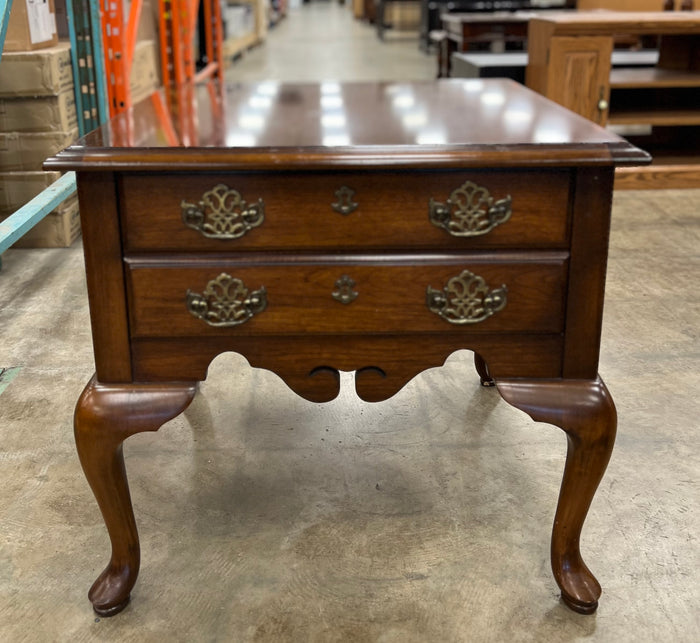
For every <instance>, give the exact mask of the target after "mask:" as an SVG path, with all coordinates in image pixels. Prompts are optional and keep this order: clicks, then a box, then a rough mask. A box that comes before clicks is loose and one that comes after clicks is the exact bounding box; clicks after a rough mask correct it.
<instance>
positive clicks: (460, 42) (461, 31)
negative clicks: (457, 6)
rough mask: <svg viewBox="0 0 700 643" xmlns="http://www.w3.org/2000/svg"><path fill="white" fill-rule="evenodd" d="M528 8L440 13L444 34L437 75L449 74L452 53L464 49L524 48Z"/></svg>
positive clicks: (528, 16)
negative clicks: (510, 10) (526, 9)
mask: <svg viewBox="0 0 700 643" xmlns="http://www.w3.org/2000/svg"><path fill="white" fill-rule="evenodd" d="M535 15H537V14H536V13H535V12H531V11H514V12H508V11H496V12H483V13H443V14H442V15H441V16H440V17H441V19H442V26H443V33H444V38H442V39H441V42H440V44H439V48H438V73H437V77H438V78H447V77H449V76H450V75H451V73H450V70H451V65H452V54H453V53H455V52H465V51H484V50H486V51H489V50H493V49H494V47H495V48H497V49H498V52H499V53H500V52H501V51H505V50H506V49H508V50H519V51H522V50H526V49H527V26H528V22H529V21H530V18H532V17H534V16H535Z"/></svg>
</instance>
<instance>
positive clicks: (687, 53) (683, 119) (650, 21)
mask: <svg viewBox="0 0 700 643" xmlns="http://www.w3.org/2000/svg"><path fill="white" fill-rule="evenodd" d="M621 35H627V36H629V35H632V36H643V37H645V38H646V39H647V40H650V39H651V40H652V41H653V42H656V43H657V45H658V49H659V62H658V63H657V65H656V66H655V67H647V68H624V67H622V68H616V69H612V68H611V62H610V60H611V54H612V50H613V43H614V41H615V38H617V37H619V36H621ZM529 42H530V46H529V49H528V53H529V62H528V68H527V73H526V83H527V85H528V87H530V88H532V89H535V90H536V91H538V92H540V93H541V94H544V95H545V96H547V97H548V98H551V99H552V100H554V101H556V102H557V103H559V104H561V105H564V106H565V107H568V108H569V109H571V110H573V111H575V112H577V113H579V114H581V115H582V116H585V117H586V118H589V119H590V120H592V121H594V122H596V123H598V124H600V125H607V126H611V127H613V128H616V129H617V130H618V131H621V132H622V133H623V134H624V135H625V136H626V137H627V138H629V139H630V140H633V141H634V142H635V143H636V144H637V145H640V146H641V147H643V148H645V149H647V150H648V151H649V152H651V154H652V156H653V158H654V162H653V164H652V165H651V166H649V167H646V168H644V169H640V168H625V169H620V170H619V171H618V174H617V183H616V185H617V186H618V187H629V188H646V187H649V188H658V187H669V188H670V187H700V152H699V151H698V150H699V149H700V16H698V15H696V14H690V13H685V12H683V13H663V12H658V13H618V12H590V13H589V12H578V13H569V14H561V15H552V16H547V17H538V18H533V19H532V20H531V22H530V27H529Z"/></svg>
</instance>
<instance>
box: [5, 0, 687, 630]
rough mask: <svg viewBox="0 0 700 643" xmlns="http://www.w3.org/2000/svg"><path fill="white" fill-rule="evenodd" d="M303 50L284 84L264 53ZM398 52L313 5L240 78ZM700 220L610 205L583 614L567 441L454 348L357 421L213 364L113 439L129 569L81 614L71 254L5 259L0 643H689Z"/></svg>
mask: <svg viewBox="0 0 700 643" xmlns="http://www.w3.org/2000/svg"><path fill="white" fill-rule="evenodd" d="M307 19H309V20H312V21H313V20H316V22H315V25H316V28H317V29H318V28H319V26H323V29H322V30H323V31H326V29H327V27H328V26H329V25H336V27H338V29H340V27H342V29H341V31H342V33H346V32H345V30H346V29H347V30H348V32H347V34H346V38H345V40H343V39H342V38H340V37H339V36H338V35H337V34H335V35H334V34H333V33H330V32H331V31H332V30H331V29H330V27H328V33H326V36H327V40H326V41H325V42H324V45H323V46H322V51H321V53H319V55H318V57H316V56H314V55H312V53H311V51H316V52H318V51H319V50H318V49H317V48H316V47H317V45H318V42H320V40H319V41H318V42H316V41H314V42H312V43H307V42H303V43H302V39H301V37H300V35H299V34H301V33H302V32H303V25H304V24H305V23H304V21H305V20H307ZM354 38H357V42H358V43H359V42H362V44H363V46H366V47H367V49H368V51H365V52H357V51H356V50H355V49H354V48H353V49H351V47H356V46H357V45H356V44H354V43H355V42H356V41H355V40H354ZM329 41H330V42H331V44H332V51H333V56H326V55H324V54H323V51H324V49H323V47H325V45H326V44H328V43H329ZM302 45H303V47H302ZM341 45H342V47H345V48H346V49H347V51H348V55H347V56H345V55H341V54H342V47H341ZM318 46H321V45H318ZM297 48H298V49H299V51H298V52H297V53H296V54H295V55H294V56H292V55H291V53H290V54H289V56H288V58H287V60H288V61H289V62H291V63H292V66H291V68H289V69H287V68H286V67H285V66H284V62H285V60H284V58H283V59H279V58H276V57H275V56H276V55H277V54H278V53H279V52H282V51H287V52H291V51H292V50H296V49H297ZM302 48H304V52H303V53H302V52H301V49H302ZM394 48H395V49H394ZM386 52H391V53H386ZM398 52H403V53H404V54H405V55H406V56H407V57H411V56H413V57H414V58H415V61H417V62H416V70H415V71H416V76H417V77H420V76H423V77H429V75H430V74H431V73H432V60H431V59H428V58H422V55H421V54H418V53H416V52H415V47H414V45H413V43H412V42H391V43H388V44H386V45H381V46H380V45H379V44H378V43H376V41H375V38H374V34H373V33H372V32H371V30H369V28H367V27H366V26H363V25H359V24H357V23H355V22H354V21H352V19H351V18H350V16H349V12H348V11H347V10H346V9H345V10H344V9H341V8H339V7H338V6H337V5H330V4H319V5H311V6H310V7H306V8H304V9H303V10H299V11H298V12H296V13H294V14H292V16H291V17H290V18H289V19H288V20H287V22H286V23H285V24H282V25H280V26H279V28H278V29H277V30H276V31H275V32H273V33H272V34H271V35H270V39H269V43H268V45H266V46H265V47H264V48H260V49H258V50H256V51H254V52H251V54H250V55H248V56H247V57H246V58H245V59H244V60H243V61H242V62H241V64H240V65H238V66H236V67H234V68H233V70H232V72H231V75H232V76H236V75H237V74H239V73H240V76H241V77H246V78H252V77H255V74H262V73H268V72H271V70H275V71H276V72H278V73H279V75H280V77H284V78H311V77H316V74H314V73H312V71H313V69H314V65H316V62H319V67H318V69H322V70H323V73H322V74H319V75H318V78H322V77H331V75H332V74H337V76H334V77H343V78H348V77H353V74H355V73H356V76H355V77H357V78H359V77H379V76H384V77H392V76H394V75H395V74H403V73H406V72H407V71H408V70H406V69H404V68H403V67H402V66H401V65H402V64H403V63H401V64H397V66H396V67H394V64H395V63H394V62H393V61H395V58H394V56H395V55H398ZM302 55H303V56H306V57H307V58H308V63H307V67H303V66H301V67H300V66H299V64H300V63H299V60H300V57H301V56H302ZM384 56H386V58H385V57H384ZM331 58H338V60H336V63H337V65H338V66H336V67H334V66H333V65H331V62H330V59H331ZM349 61H353V62H352V63H350V62H349ZM363 61H371V65H370V66H369V67H366V66H365V65H364V62H363ZM384 61H387V65H386V66H385V64H384ZM339 70H340V71H339ZM341 73H342V75H341ZM699 202H700V190H698V191H656V192H625V193H619V194H616V196H615V205H614V215H613V234H612V249H611V255H610V267H609V281H608V288H607V302H606V313H605V324H604V331H603V350H602V363H601V374H602V375H603V377H604V378H605V379H606V381H607V383H608V386H609V387H610V389H611V391H612V393H613V395H614V396H615V400H616V402H617V406H618V411H619V434H618V441H617V446H616V450H615V452H614V454H613V458H612V461H611V463H610V467H609V469H608V473H607V475H606V477H605V478H604V480H603V482H602V485H601V488H600V490H599V492H598V495H597V497H596V499H595V501H594V504H593V507H592V509H591V513H590V515H589V519H588V522H587V526H586V528H585V530H584V535H583V544H582V549H583V552H584V555H585V556H586V558H587V560H588V562H589V565H590V566H591V567H592V569H593V570H594V571H595V572H596V574H597V576H598V578H599V580H600V581H601V583H602V585H603V590H604V593H603V596H602V599H601V604H600V608H599V610H598V612H597V614H596V615H595V616H588V617H587V616H580V615H577V614H574V613H572V612H571V611H569V610H568V609H566V608H565V607H564V606H563V605H562V604H561V603H560V602H559V599H558V592H557V588H556V585H555V583H554V580H553V578H552V576H551V572H550V569H549V563H548V549H549V531H550V525H551V521H552V517H553V514H554V508H555V503H556V497H557V492H558V485H559V481H560V475H561V471H562V465H563V457H564V452H565V440H564V435H563V433H562V432H561V431H559V430H558V429H556V428H554V427H552V426H549V425H544V424H534V423H533V422H531V421H530V420H529V418H528V417H527V416H525V415H524V414H523V413H520V412H519V411H517V410H515V409H513V408H511V407H509V406H507V405H506V404H505V403H504V402H502V401H501V400H500V399H499V397H498V395H497V394H496V393H495V392H494V391H493V390H492V389H482V388H480V387H479V385H478V379H477V377H476V375H475V373H474V372H473V369H472V366H471V354H469V353H467V352H463V353H458V354H455V355H453V356H452V357H451V358H450V359H449V360H448V362H447V363H446V365H445V366H444V367H442V368H440V369H432V370H430V371H427V372H425V373H423V374H422V375H420V376H419V377H417V378H416V379H414V380H413V381H412V382H410V383H409V385H408V386H406V388H405V389H404V390H403V391H401V392H400V393H399V394H398V395H397V396H396V397H395V398H393V399H392V400H390V401H388V402H384V403H381V404H373V405H372V404H364V403H362V402H361V401H360V400H358V399H357V398H356V397H355V395H354V393H353V391H352V388H351V387H349V386H344V388H343V390H342V392H341V395H340V397H339V398H338V399H337V400H335V401H334V402H332V403H329V404H324V405H315V404H311V403H308V402H305V401H303V400H300V399H298V398H296V397H295V396H294V395H293V394H292V393H291V392H290V391H289V390H288V389H287V388H286V387H285V385H284V384H283V383H282V382H281V380H279V379H278V378H277V377H276V376H274V375H272V374H270V373H269V372H265V371H258V370H255V371H253V370H251V369H250V368H249V367H248V366H247V364H246V362H245V361H244V360H243V359H242V358H240V357H238V356H236V355H232V354H227V355H223V356H220V357H219V358H217V359H216V360H215V362H214V363H213V364H212V367H211V370H210V376H209V379H208V380H207V382H206V383H204V384H203V385H202V387H201V392H200V394H199V395H198V396H197V398H196V399H195V401H194V402H193V404H192V406H191V407H190V408H189V409H188V411H187V412H186V413H184V414H183V415H182V416H180V417H178V418H177V419H175V420H173V421H172V422H170V423H168V424H167V425H166V426H164V427H163V428H162V429H161V430H160V431H159V432H158V433H156V434H140V435H137V436H135V437H133V438H131V439H130V440H128V442H127V443H126V447H125V453H126V460H127V467H128V470H129V474H130V479H131V488H132V496H133V500H134V505H135V508H136V514H137V520H138V523H139V528H140V532H141V536H142V558H143V565H142V571H141V575H140V579H139V582H138V584H137V585H136V588H135V590H134V592H133V595H132V599H133V600H132V603H131V605H130V606H129V607H128V608H127V609H126V610H125V611H124V612H123V613H122V614H120V615H119V616H116V617H114V618H112V619H99V618H96V616H95V615H94V614H93V612H92V610H91V607H90V604H89V602H88V601H87V598H86V592H87V589H88V587H89V585H90V584H91V582H92V581H93V579H94V578H95V576H96V575H97V574H98V572H99V571H100V570H101V569H102V567H103V566H104V564H105V563H106V560H107V557H108V551H109V546H108V540H107V535H106V532H105V529H104V526H103V523H102V520H101V517H100V515H99V512H98V509H97V506H96V504H95V502H94V499H93V497H92V495H91V492H90V490H89V488H88V486H87V483H86V482H85V479H84V478H83V475H82V472H81V470H80V466H79V464H78V459H77V456H76V454H75V450H74V445H73V439H72V426H71V420H72V417H71V416H72V410H73V405H74V403H75V400H76V399H77V397H78V395H79V393H80V391H81V389H82V387H83V385H84V384H85V382H86V381H87V380H88V378H89V377H90V375H91V373H92V370H93V366H92V353H91V345H90V332H89V326H88V312H87V306H86V293H85V283H84V273H83V268H82V256H81V249H80V247H79V244H76V245H75V247H73V248H70V249H67V250H10V251H8V252H7V253H6V254H5V255H4V257H3V261H4V264H3V269H2V272H0V329H1V330H0V333H1V335H0V336H1V337H2V340H1V341H0V367H4V368H7V367H17V368H18V369H19V370H18V371H15V372H13V373H14V374H15V377H14V379H12V381H10V382H9V384H8V383H7V382H4V383H0V391H2V392H1V394H0V440H1V444H2V449H1V450H0V463H1V466H0V641H3V642H5V641H9V642H12V643H14V642H16V641H120V642H127V641H138V642H142V641H162V640H165V639H168V640H172V641H188V642H189V641H319V642H321V641H322V642H326V641H381V642H393V641H400V642H402V643H405V642H413V641H416V642H424V641H428V642H433V641H435V642H445V641H498V642H500V641H547V642H550V641H573V640H583V639H587V640H592V641H611V642H619V641H635V642H636V641H654V642H655V643H659V642H666V641H669V642H670V641H672V642H674V643H675V642H685V641H687V642H690V641H697V640H698V638H699V635H700V634H699V633H700V620H699V616H698V604H699V603H700V583H699V582H698V569H699V566H700V555H699V548H698V533H699V532H700V520H699V518H698V473H699V471H700V466H699V458H698V449H697V444H698V442H697V440H698V427H699V424H700V420H699V418H700V404H699V403H698V391H700V342H699V341H698V340H699V332H698V331H699V329H698V327H699V323H698V322H699V321H700V291H699V290H698V288H697V283H698V279H700V256H699V254H700V251H699V249H700V211H699V207H698V203H699ZM347 377H350V376H349V375H348V376H347ZM6 379H9V378H6ZM347 383H349V382H346V384H347ZM5 384H7V385H6V388H5V389H4V390H2V387H3V386H4V385H5Z"/></svg>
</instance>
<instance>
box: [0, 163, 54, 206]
mask: <svg viewBox="0 0 700 643" xmlns="http://www.w3.org/2000/svg"><path fill="white" fill-rule="evenodd" d="M59 178H61V173H60V172H41V171H35V172H0V215H4V216H7V215H10V214H12V213H13V212H14V211H15V210H19V208H21V207H22V206H23V205H24V204H25V203H28V202H29V201H31V200H32V199H33V198H34V197H35V196H36V195H37V194H39V193H40V192H43V191H44V190H45V189H46V188H47V187H49V185H51V184H52V183H54V181H58V179H59Z"/></svg>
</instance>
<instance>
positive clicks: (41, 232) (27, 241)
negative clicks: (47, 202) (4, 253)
mask: <svg viewBox="0 0 700 643" xmlns="http://www.w3.org/2000/svg"><path fill="white" fill-rule="evenodd" d="M4 218H6V217H2V216H0V220H3V219H4ZM79 236H80V209H79V208H78V199H77V196H76V195H73V196H72V197H70V198H69V199H66V201H64V203H63V205H62V206H61V207H60V208H57V209H56V210H54V211H53V212H51V213H49V214H47V215H46V216H45V217H44V218H43V219H42V220H41V221H39V223H37V224H36V225H35V226H34V227H33V228H32V229H31V230H29V232H27V234H25V235H24V236H23V237H22V238H21V239H18V240H17V241H16V242H15V243H14V244H13V247H14V248H67V247H69V246H70V245H71V244H72V243H73V242H74V241H75V240H76V239H77V238H78V237H79Z"/></svg>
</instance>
